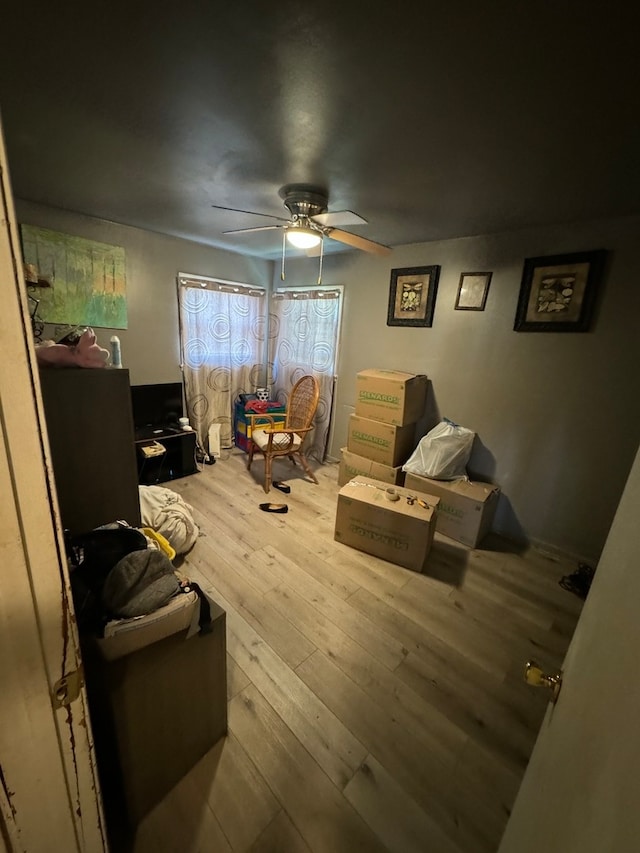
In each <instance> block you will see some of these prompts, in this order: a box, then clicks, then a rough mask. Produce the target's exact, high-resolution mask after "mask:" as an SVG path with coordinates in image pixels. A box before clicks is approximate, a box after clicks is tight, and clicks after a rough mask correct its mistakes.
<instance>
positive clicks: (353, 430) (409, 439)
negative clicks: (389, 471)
mask: <svg viewBox="0 0 640 853" xmlns="http://www.w3.org/2000/svg"><path fill="white" fill-rule="evenodd" d="M415 432H416V427H415V424H407V426H394V425H393V424H385V423H382V422H381V421H372V420H369V419H368V418H362V417H359V416H358V415H350V416H349V436H348V438H347V449H348V450H349V451H350V452H351V453H356V454H357V455H358V456H364V458H365V459H371V461H372V462H381V463H382V464H383V465H389V466H390V467H391V468H395V467H396V465H402V464H403V463H404V462H406V461H407V459H408V458H409V456H410V454H411V453H412V451H413V448H414V445H415Z"/></svg>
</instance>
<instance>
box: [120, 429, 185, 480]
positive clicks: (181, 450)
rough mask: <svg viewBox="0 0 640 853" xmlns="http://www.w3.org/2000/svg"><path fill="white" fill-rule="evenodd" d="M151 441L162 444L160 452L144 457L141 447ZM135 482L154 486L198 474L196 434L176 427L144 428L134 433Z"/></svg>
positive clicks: (151, 442) (150, 443) (149, 443)
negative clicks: (136, 475)
mask: <svg viewBox="0 0 640 853" xmlns="http://www.w3.org/2000/svg"><path fill="white" fill-rule="evenodd" d="M154 442H157V443H158V444H160V445H162V447H163V448H164V453H162V454H160V455H159V456H145V454H144V451H143V448H144V447H146V446H147V445H152V444H154ZM135 447H136V464H137V469H138V482H139V483H140V485H141V486H155V485H157V484H158V483H166V482H168V481H169V480H177V479H178V478H179V477H188V476H189V475H190V474H195V473H197V471H198V466H197V464H196V434H195V432H193V431H191V430H188V431H186V430H182V429H179V428H177V427H168V426H159V427H144V428H142V429H138V430H136V432H135Z"/></svg>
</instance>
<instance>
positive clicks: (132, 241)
mask: <svg viewBox="0 0 640 853" xmlns="http://www.w3.org/2000/svg"><path fill="white" fill-rule="evenodd" d="M16 212H17V216H18V222H19V223H20V224H27V225H36V226H39V227H41V228H50V229H52V230H53V231H60V232H62V233H64V234H73V235H74V236H76V237H85V238H87V239H90V240H98V241H100V242H102V243H109V244H111V245H114V246H122V247H123V248H124V250H125V257H126V272H127V311H128V324H129V328H128V329H119V330H117V331H116V332H115V334H117V335H118V337H119V338H120V341H121V344H122V360H123V364H124V366H125V367H126V368H128V369H129V372H130V378H131V384H132V385H144V384H147V383H155V382H177V381H179V380H180V379H181V378H182V377H181V373H180V367H179V364H180V354H179V353H180V346H179V334H178V296H177V285H176V276H177V274H178V273H179V272H188V273H198V274H200V275H208V276H216V277H218V278H223V279H227V280H229V281H240V282H245V283H246V284H255V285H261V286H262V287H268V286H269V284H270V281H271V276H272V268H273V263H272V262H271V261H263V260H259V259H256V258H247V257H242V256H241V255H238V254H233V253H231V252H224V251H222V250H220V249H214V248H212V247H210V246H203V245H201V244H199V243H191V242H189V241H188V240H180V239H178V238H175V237H168V236H166V235H164V234H155V233H152V232H150V231H142V230H141V229H139V228H130V227H128V226H126V225H117V224H115V223H113V222H105V221H104V220H100V219H92V218H90V217H88V216H80V215H78V214H75V213H69V212H67V211H63V210H56V209H54V208H47V207H42V206H41V205H35V204H31V203H29V202H25V201H21V200H19V199H17V200H16ZM47 331H48V330H47ZM95 332H96V334H97V337H98V343H99V344H100V346H103V347H105V348H106V349H108V348H109V338H110V337H111V335H112V334H114V331H113V330H111V329H95Z"/></svg>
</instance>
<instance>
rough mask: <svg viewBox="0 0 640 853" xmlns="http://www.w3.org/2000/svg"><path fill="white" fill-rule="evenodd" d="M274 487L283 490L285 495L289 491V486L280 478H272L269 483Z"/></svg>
mask: <svg viewBox="0 0 640 853" xmlns="http://www.w3.org/2000/svg"><path fill="white" fill-rule="evenodd" d="M271 485H272V486H273V488H274V489H278V490H279V491H281V492H284V493H285V495H288V494H289V492H290V491H291V486H288V485H287V484H286V483H283V482H282V480H274V481H273V483H271Z"/></svg>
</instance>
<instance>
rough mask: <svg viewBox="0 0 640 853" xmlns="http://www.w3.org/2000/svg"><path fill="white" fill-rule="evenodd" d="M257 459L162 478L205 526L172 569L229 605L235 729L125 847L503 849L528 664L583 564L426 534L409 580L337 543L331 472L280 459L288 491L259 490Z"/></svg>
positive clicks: (570, 613) (529, 729)
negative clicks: (428, 538) (264, 505)
mask: <svg viewBox="0 0 640 853" xmlns="http://www.w3.org/2000/svg"><path fill="white" fill-rule="evenodd" d="M263 464H264V463H263V461H262V459H261V458H259V459H256V461H255V462H254V465H253V468H252V471H251V472H250V473H248V472H247V471H246V468H245V465H246V456H245V455H244V454H243V453H240V452H239V451H234V452H233V453H232V454H231V455H230V457H229V458H228V459H226V460H219V461H218V462H217V463H216V464H215V465H213V466H210V467H209V466H205V468H204V470H203V471H202V472H201V473H198V474H195V475H193V476H191V477H187V478H184V479H182V480H177V481H173V482H171V483H166V484H164V485H165V486H166V487H167V488H171V489H173V490H174V491H176V492H179V493H180V494H182V495H183V496H184V498H185V499H186V500H187V502H188V503H189V504H191V506H192V507H193V509H194V515H195V518H196V521H197V523H198V525H199V526H200V530H201V535H200V538H199V539H198V542H197V543H196V545H195V547H194V548H193V550H192V552H191V553H190V554H189V555H188V557H187V559H186V562H185V563H184V565H183V567H182V568H183V571H185V573H187V574H189V575H191V576H192V579H193V580H195V581H197V582H199V583H200V584H201V586H202V587H203V588H204V589H206V590H207V591H208V592H209V594H210V595H211V596H212V597H213V598H214V599H215V600H216V601H217V602H218V603H219V604H220V605H221V606H222V607H223V608H224V609H225V610H226V613H227V646H228V699H229V734H228V737H227V738H226V739H225V740H224V742H223V743H221V744H219V745H218V746H217V747H216V748H215V749H214V750H212V751H211V752H210V753H209V754H208V755H207V756H205V758H204V759H203V760H202V761H201V762H200V763H199V764H198V765H197V766H196V767H195V768H194V769H193V771H192V772H191V773H190V774H189V775H188V776H187V777H186V778H185V779H184V780H183V781H182V782H181V783H180V784H179V785H178V786H177V787H176V788H175V789H174V791H173V792H172V793H171V794H170V795H169V796H168V797H167V798H166V799H165V800H164V801H163V802H162V803H161V804H160V805H159V806H158V807H157V808H156V809H155V810H154V811H153V812H152V813H151V814H150V815H149V816H148V817H147V818H146V819H145V820H144V822H143V823H142V824H141V826H140V828H139V831H138V834H137V838H136V846H135V850H136V853H148V851H154V853H174V851H175V853H190V851H203V853H228V851H234V853H236V851H251V853H276V851H277V853H302V851H304V853H309V851H314V853H339V851H345V853H347V851H348V853H352V851H378V850H392V851H397V853H411V851H428V853H476V851H478V853H485V852H486V853H489V851H495V850H497V847H498V844H499V840H500V837H501V834H502V832H503V830H504V827H505V825H506V822H507V819H508V816H509V813H510V810H511V808H512V805H513V802H514V799H515V796H516V792H517V790H518V786H519V783H520V780H521V778H522V775H523V772H524V769H525V767H526V764H527V761H528V758H529V755H530V753H531V749H532V747H533V744H534V741H535V738H536V733H537V730H538V728H539V726H540V723H541V721H542V717H543V715H544V713H545V709H546V706H547V696H546V695H545V693H544V691H542V690H535V689H533V688H530V687H528V686H527V685H525V684H524V682H523V680H522V671H523V667H524V664H525V662H526V661H527V660H528V659H530V658H532V657H533V658H535V659H536V660H538V661H539V662H540V663H541V664H542V665H543V667H545V668H546V669H547V670H549V671H555V670H556V669H557V668H559V667H560V665H561V664H562V661H563V657H564V654H565V651H566V649H567V646H568V643H569V641H570V639H571V635H572V632H573V630H574V627H575V623H576V621H577V618H578V615H579V613H580V608H581V604H582V602H581V601H580V600H579V599H578V598H576V596H574V595H572V594H571V593H569V592H566V591H564V590H563V589H561V587H560V586H559V585H558V580H559V578H560V577H561V576H562V575H564V574H568V573H569V572H571V571H573V570H575V568H576V566H575V564H574V563H572V562H569V561H566V560H561V559H558V558H557V557H553V556H550V555H543V554H541V553H539V552H536V551H534V550H529V551H527V552H526V553H518V552H517V550H516V549H515V548H514V546H513V545H511V544H509V543H507V542H506V541H504V540H501V539H499V538H498V537H494V536H492V537H490V538H489V539H488V540H485V542H484V543H483V550H469V549H467V548H464V547H463V546H461V545H458V544H457V543H455V542H453V541H452V540H449V539H445V538H443V537H439V536H436V541H435V544H434V548H433V550H432V552H431V557H430V561H429V567H428V571H427V573H425V574H424V575H420V574H416V573H415V572H411V571H408V570H406V569H402V568H400V567H397V566H394V565H392V564H390V563H387V562H384V561H382V560H379V559H377V558H374V557H370V556H368V555H366V554H362V553H360V552H358V551H355V550H352V549H350V548H348V547H346V546H343V545H340V544H338V543H337V542H335V541H334V539H333V528H334V520H335V509H336V495H337V491H338V488H337V466H335V465H325V466H322V467H320V468H318V470H317V475H318V479H319V481H320V483H319V485H314V484H313V483H310V482H307V481H305V480H304V479H303V478H302V472H301V471H300V469H299V468H297V467H296V468H294V467H293V466H292V465H291V464H290V463H289V462H288V460H282V461H277V462H276V463H275V465H274V477H275V478H276V479H283V480H284V479H286V480H287V481H288V482H289V484H290V485H291V494H290V495H283V494H282V493H280V492H278V491H275V490H272V491H271V493H270V495H269V497H268V498H267V497H266V496H265V494H264V492H263V491H262V488H261V485H260V478H261V476H262V474H263V471H264V468H263ZM269 499H271V500H272V501H274V502H286V503H287V504H288V505H289V512H288V514H286V515H278V514H272V513H265V512H262V511H261V510H260V509H259V508H258V504H259V503H261V502H264V501H266V500H269ZM194 690H197V684H194ZM185 701H188V697H185Z"/></svg>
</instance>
